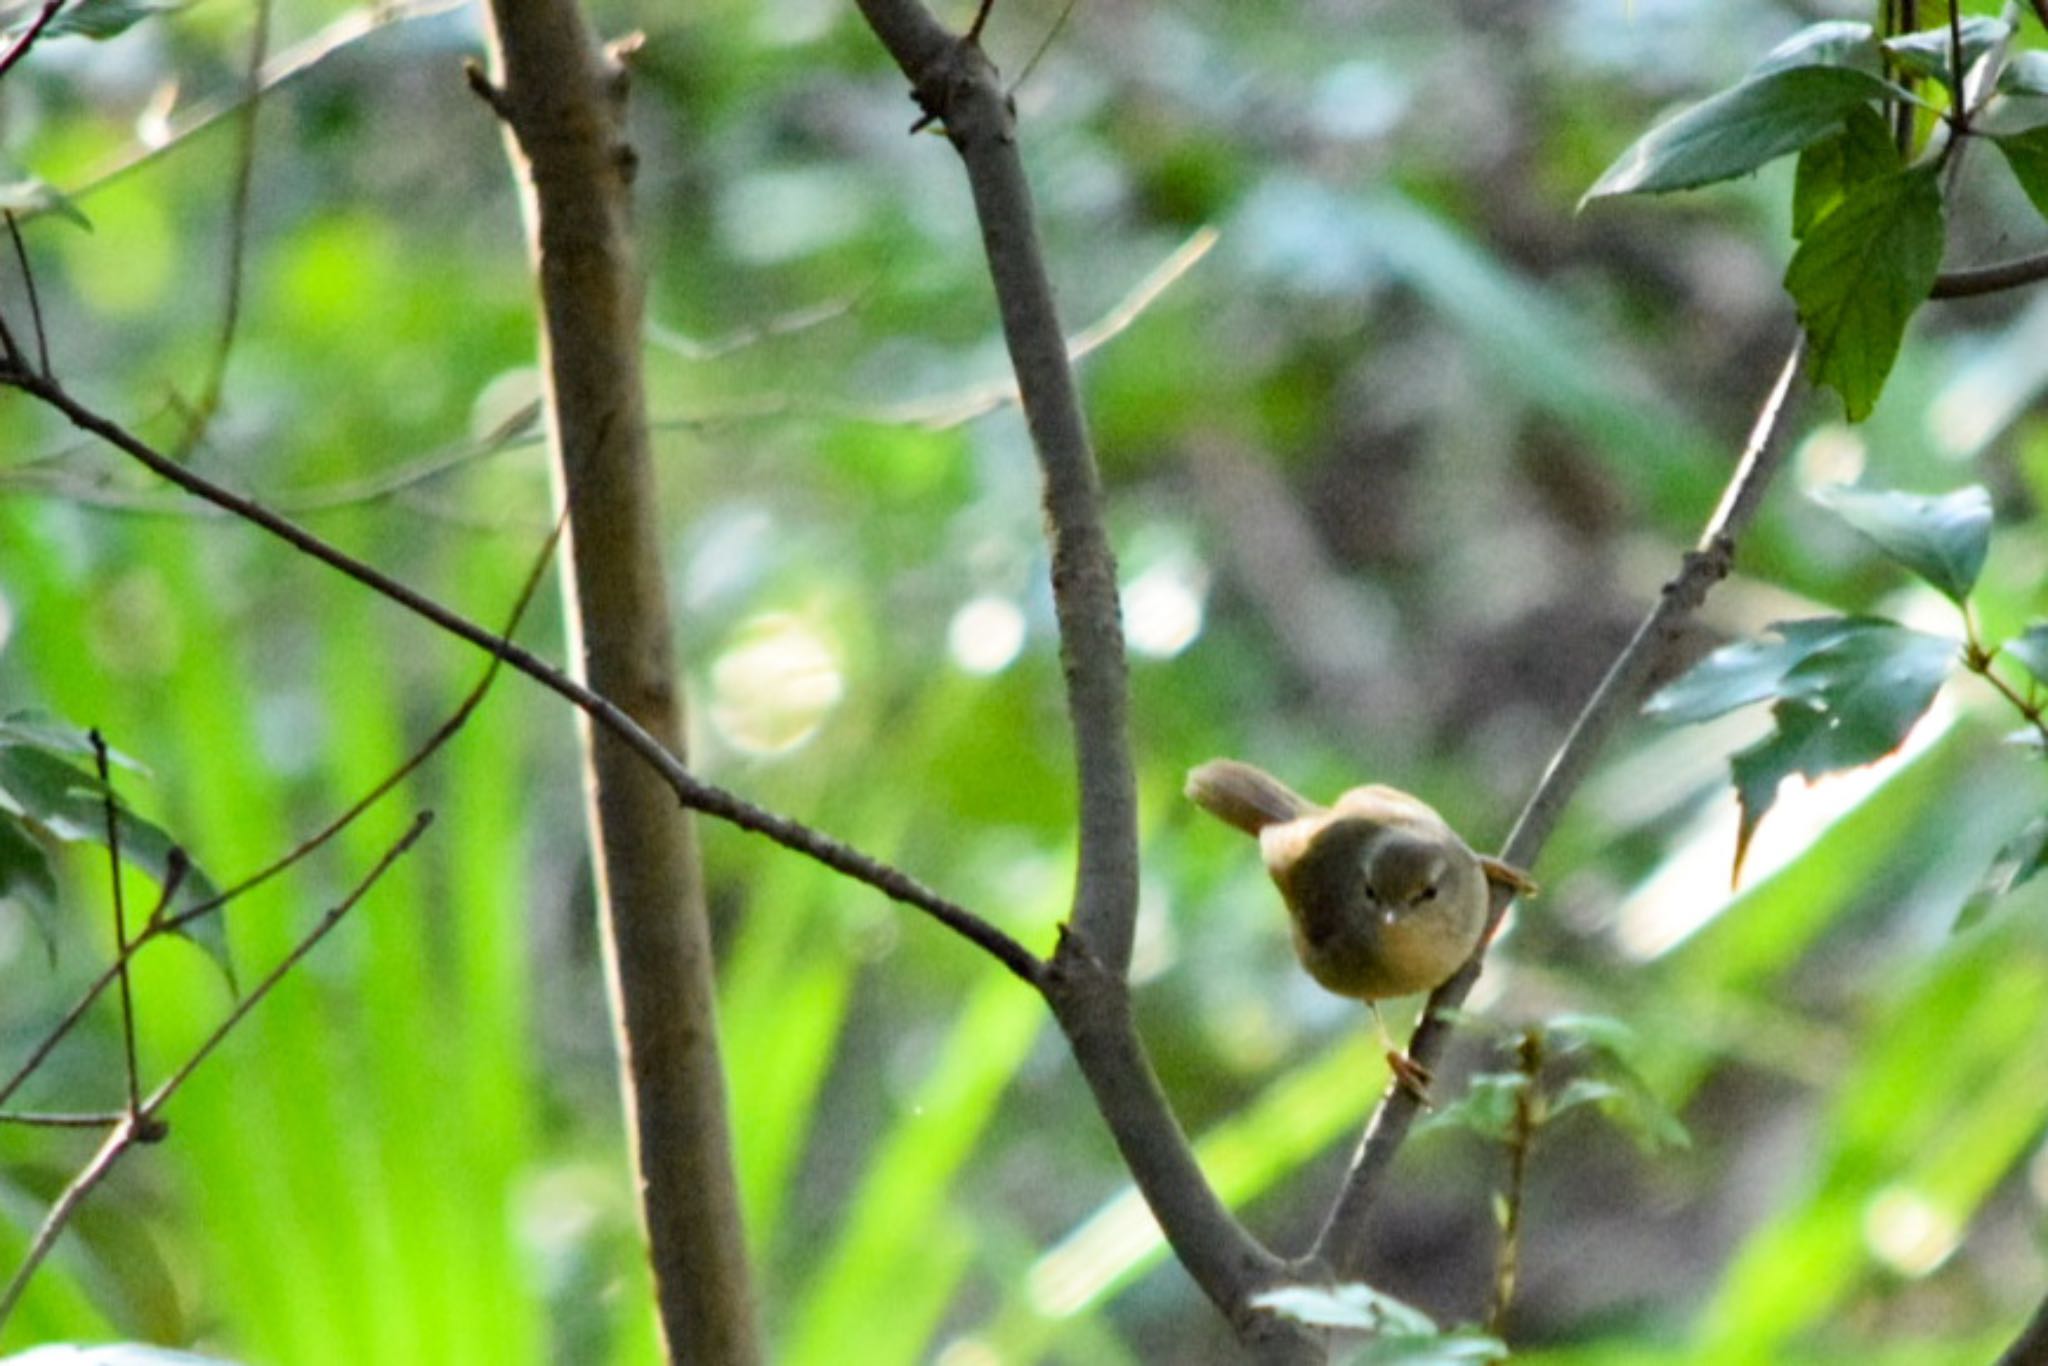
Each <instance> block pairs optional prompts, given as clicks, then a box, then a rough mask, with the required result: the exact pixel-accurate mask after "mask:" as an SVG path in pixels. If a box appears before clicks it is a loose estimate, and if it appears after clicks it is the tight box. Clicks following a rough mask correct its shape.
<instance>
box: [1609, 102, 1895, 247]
mask: <svg viewBox="0 0 2048 1366" xmlns="http://www.w3.org/2000/svg"><path fill="white" fill-rule="evenodd" d="M1903 97H1905V92H1904V91H1902V90H1900V89H1898V88H1897V87H1896V86H1893V85H1891V84H1890V83H1888V82H1886V81H1884V80H1881V79H1879V78H1878V77H1876V76H1873V75H1871V74H1870V73H1869V72H1867V71H1858V70H1856V69H1855V68H1854V67H1846V66H1790V67H1786V68H1784V69H1781V70H1774V71H1769V72H1766V73H1765V74H1763V75H1760V76H1751V77H1749V78H1748V79H1746V80H1744V81H1742V82H1741V83H1740V84H1738V85H1735V86H1731V87H1730V88H1729V89H1727V90H1723V91H1721V92H1720V93H1719V94H1717V95H1713V96H1710V97H1709V98H1707V99H1705V100H1702V101H1700V102H1699V103H1698V104H1695V105H1693V106H1692V107H1690V108H1688V109H1686V110H1684V111H1682V112H1680V113H1679V114H1677V115H1676V116H1674V117H1672V118H1670V119H1667V120H1665V121H1664V122H1663V123H1660V124H1658V125H1657V126H1656V127H1655V128H1652V129H1651V130H1650V131H1649V132H1647V133H1645V134H1643V136H1642V137H1640V138H1638V139H1636V141H1635V143H1634V144H1633V145H1631V146H1630V147H1629V149H1628V150H1627V151H1625V152H1623V153H1622V154H1621V156H1619V157H1618V158H1616V159H1615V162H1614V164H1613V165H1611V166H1609V167H1608V168H1607V170H1606V171H1604V172H1603V173H1602V174H1601V176H1600V178H1599V179H1598V180H1596V181H1594V182H1593V188H1592V189H1590V190H1588V191H1586V193H1585V195H1584V196H1583V197H1581V199H1580V200H1579V205H1580V207H1581V208H1583V207H1585V205H1586V203H1587V201H1589V200H1593V199H1600V198H1603V197H1605V196H1607V195H1618V194H1657V193H1662V192H1664V191H1668V190H1686V189H1692V188H1693V187H1695V186H1699V185H1710V184H1712V183H1714V182H1715V181H1717V180H1732V179H1734V178H1735V177H1736V176H1739V175H1747V174H1748V173H1749V172H1751V171H1754V170H1756V169H1757V168H1758V167H1759V166H1762V165H1764V164H1765V163H1766V162H1769V161H1774V160H1776V159H1777V158H1778V157H1781V156H1784V155H1786V154H1787V153H1790V152H1796V151H1799V150H1800V149H1801V148H1803V147H1807V146H1809V145H1811V144H1812V143H1815V142H1818V141H1820V140H1821V139H1822V138H1825V137H1827V136H1829V135H1830V134H1831V133H1833V132H1835V130H1836V129H1838V128H1839V127H1841V125H1842V121H1843V119H1845V118H1847V117H1848V115H1849V113H1850V111H1851V110H1854V109H1859V108H1862V107H1864V106H1865V105H1868V104H1870V103H1871V102H1872V101H1875V100H1881V99H1894V98H1903ZM1929 283H1930V285H1931V284H1932V281H1931V280H1930V281H1929Z"/></svg>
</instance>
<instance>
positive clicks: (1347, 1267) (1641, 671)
mask: <svg viewBox="0 0 2048 1366" xmlns="http://www.w3.org/2000/svg"><path fill="white" fill-rule="evenodd" d="M1804 353H1805V344H1804V340H1803V338H1802V340H1800V341H1798V342H1794V343H1793V345H1792V347H1791V350H1790V353H1789V354H1788V355H1787V356H1786V357H1785V363H1784V364H1783V365H1782V366H1781V367H1780V368H1779V371H1778V377H1777V380H1776V382H1775V383H1773V384H1772V386H1771V389H1770V392H1769V393H1768V394H1767V395H1766V396H1765V398H1764V401H1763V405H1762V407H1761V408H1760V409H1759V410H1758V412H1757V416H1756V421H1755V423H1754V424H1753V425H1752V426H1751V428H1750V433H1749V440H1748V442H1747V443H1746V445H1745V446H1744V449H1743V454H1742V459H1741V461H1740V462H1739V463H1738V464H1737V466H1736V469H1735V473H1734V475H1733V476H1732V477H1731V478H1730V480H1729V483H1728V487H1727V489H1726V490H1725V491H1724V492H1723V493H1722V495H1721V503H1720V506H1719V507H1717V508H1715V510H1714V515H1713V516H1712V517H1710V518H1709V519H1708V521H1707V526H1706V530H1705V531H1704V532H1702V533H1701V536H1700V539H1699V542H1698V544H1697V545H1696V546H1695V547H1694V548H1693V549H1692V550H1691V551H1690V552H1688V553H1687V555H1686V556H1685V560H1684V563H1683V564H1682V565H1681V566H1680V568H1679V571H1678V574H1677V575H1676V577H1674V578H1673V579H1672V580H1671V581H1670V582H1669V583H1667V584H1665V585H1664V591H1663V593H1662V595H1660V596H1659V598H1658V599H1657V603H1656V605H1655V606H1654V607H1652V608H1651V609H1650V612H1649V614H1648V615H1647V616H1645V617H1644V618H1643V621H1642V624H1641V625H1640V626H1638V627H1637V628H1636V633H1635V635H1634V636H1633V637H1631V638H1630V640H1629V643H1628V645H1627V646H1626V647H1624V648H1623V650H1622V652H1621V654H1620V655H1618V656H1617V657H1616V658H1615V661H1614V663H1613V664H1612V665H1611V666H1610V667H1609V668H1608V670H1607V675H1606V677H1604V678H1602V679H1601V680H1600V684H1599V686H1598V687H1597V688H1595V689H1594V691H1593V695H1592V697H1591V698H1589V699H1588V700H1587V702H1586V705H1585V708H1584V710H1582V711H1581V712H1580V713H1579V717H1578V720H1577V721H1576V722H1574V723H1573V725H1572V729H1571V732H1570V733H1569V734H1568V735H1566V736H1565V739H1564V743H1563V744H1562V745H1560V746H1559V748H1558V750H1557V753H1556V754H1554V755H1553V756H1552V757H1551V760H1550V767H1549V768H1548V769H1547V770H1546V771H1545V772H1544V774H1543V778H1542V780H1541V781H1540V782H1538V783H1537V785H1536V790H1535V792H1533V793H1531V794H1530V797H1529V801H1528V803H1527V804H1526V805H1525V806H1524V807H1523V808H1522V814H1521V817H1520V818H1519V819H1518V820H1517V821H1516V822H1515V828H1514V830H1513V831H1512V832H1511V833H1510V834H1509V836H1508V841H1507V846H1506V848H1505V849H1503V850H1502V852H1501V858H1502V860H1503V861H1504V862H1507V863H1510V864H1513V865H1514V866H1516V867H1518V868H1533V867H1534V866H1535V863H1536V856H1537V855H1538V854H1539V853H1541V852H1542V849H1543V845H1544V843H1545V842H1546V841H1547V840H1548V839H1549V838H1550V832H1551V830H1552V829H1553V828H1554V827H1555V825H1556V823H1557V818H1558V817H1559V815H1561V814H1562V812H1563V810H1564V806H1565V803H1566V802H1567V801H1569V800H1570V799H1571V797H1572V795H1573V794H1574V793H1575V792H1577V791H1578V788H1579V785H1580V783H1581V782H1583V781H1584V780H1585V777H1586V774H1587V772H1588V771H1590V769H1591V768H1592V765H1593V760H1594V758H1595V757H1596V756H1597V755H1598V754H1599V752H1600V750H1601V749H1602V748H1603V747H1604V746H1605V744H1606V742H1607V739H1608V737H1609V736H1610V735H1612V734H1613V732H1614V729H1615V727H1617V726H1618V725H1619V724H1620V723H1621V722H1622V721H1623V720H1624V719H1626V718H1627V717H1628V716H1630V715H1632V714H1633V712H1634V710H1635V707H1636V704H1637V702H1638V700H1639V698H1640V695H1641V692H1642V688H1643V685H1644V683H1645V681H1646V680H1647V679H1648V678H1649V676H1650V672H1651V670H1652V669H1653V668H1655V667H1656V665H1657V663H1658V662H1659V661H1660V660H1661V659H1662V658H1663V657H1664V653H1665V651H1666V649H1667V648H1668V646H1669V645H1670V643H1671V641H1672V640H1673V639H1674V638H1675V637H1676V636H1677V634H1678V632H1679V629H1680V628H1681V627H1682V626H1683V625H1684V623H1685V621H1686V619H1687V618H1689V617H1690V616H1691V615H1692V614H1693V613H1694V612H1696V611H1697V610H1699V606H1700V604H1701V603H1702V602H1704V601H1706V596H1707V592H1708V590H1710V589H1711V588H1712V587H1713V586H1714V585H1715V584H1716V583H1719V582H1720V581H1721V580H1722V579H1724V578H1726V577H1727V575H1728V571H1729V567H1730V565H1731V563H1732V562H1733V559H1734V555H1735V539H1736V537H1738V536H1740V535H1741V534H1742V532H1743V531H1744V530H1745V529H1747V528H1748V526H1749V524H1750V522H1751V520H1752V519H1753V518H1754V517H1755V516H1756V511H1757V508H1758V507H1759V506H1760V505H1761V504H1762V501H1763V497H1764V493H1765V491H1766V490H1767V489H1768V488H1769V487H1770V483H1771V479H1772V477H1773V476H1774V475H1776V474H1777V472H1778V468H1779V466H1780V465H1781V464H1783V462H1784V457H1785V449H1784V448H1785V444H1786V443H1784V442H1780V441H1776V440H1774V439H1773V438H1774V437H1775V436H1776V434H1777V431H1778V428H1779V426H1780V422H1781V419H1782V418H1783V416H1784V411H1785V404H1786V399H1787V396H1788V395H1789V394H1790V393H1791V389H1792V382H1793V380H1794V379H1795V378H1796V377H1797V375H1798V373H1799V361H1800V357H1801V356H1802V355H1803V354H1804ZM1508 899H1509V898H1508V896H1507V894H1506V893H1504V892H1502V891H1500V890H1499V889H1496V891H1495V896H1494V905H1493V923H1494V924H1495V925H1496V926H1497V925H1498V924H1499V923H1500V917H1501V915H1502V914H1503V913H1504V912H1505V911H1506V910H1507V903H1508ZM1491 939H1492V934H1491V932H1489V933H1488V935H1487V936H1486V938H1484V939H1482V940H1481V941H1480V943H1481V945H1482V947H1481V950H1480V952H1479V954H1477V955H1475V956H1474V957H1473V960H1472V961H1471V962H1470V963H1467V964H1466V965H1465V966H1464V967H1463V968H1462V969H1460V970H1459V972H1458V974H1457V975H1456V976H1455V977H1453V978H1451V980H1450V981H1448V982H1446V983H1444V984H1443V985H1442V986H1440V987H1438V988H1437V989H1436V991H1435V992H1434V993H1433V994H1432V995H1431V996H1430V998H1429V1003H1428V1005H1427V1006H1425V1007H1424V1009H1423V1013H1422V1019H1421V1021H1420V1022H1419V1023H1418V1024H1417V1025H1416V1029H1415V1037H1414V1038H1413V1039H1412V1040H1411V1041H1410V1043H1409V1045H1408V1054H1409V1056H1410V1057H1412V1058H1414V1059H1415V1060H1416V1061H1417V1062H1419V1063H1421V1064H1422V1065H1423V1066H1425V1067H1428V1066H1431V1065H1433V1064H1434V1063H1435V1062H1436V1061H1437V1059H1438V1058H1439V1057H1440V1056H1442V1053H1443V1050H1444V1046H1445V1044H1446V1043H1447V1041H1448V1040H1449V1037H1450V1033H1451V1024H1450V1021H1449V1020H1448V1019H1447V1018H1446V1012H1448V1011H1451V1010H1454V1009H1455V1008H1456V1007H1457V1006H1459V1005H1460V1004H1462V1003H1463V1002H1464V1000H1465V997H1466V996H1467V994H1469V993H1470V992H1471V990H1472V986H1473V984H1474V983H1475V982H1477V981H1478V980H1479V972H1480V966H1481V962H1482V960H1483V958H1484V955H1485V948H1484V945H1485V944H1486V943H1488V942H1490V941H1491ZM1417 1104H1418V1102H1417V1101H1416V1098H1415V1096H1414V1095H1413V1094H1412V1093H1411V1092H1409V1091H1407V1090H1406V1089H1404V1088H1402V1087H1400V1086H1397V1085H1390V1086H1389V1087H1388V1089H1387V1093H1386V1095H1384V1096H1383V1097H1381V1099H1380V1103H1379V1107H1378V1109H1376V1110H1375V1111H1374V1112H1373V1117H1372V1120H1371V1122H1370V1123H1369V1124H1368V1125H1367V1127H1366V1131H1365V1139H1364V1141H1363V1142H1362V1143H1361V1144H1360V1145H1359V1149H1358V1153H1357V1155H1356V1156H1355V1157H1354V1158H1353V1159H1352V1162H1351V1169H1350V1171H1349V1172H1348V1173H1347V1174H1346V1176H1345V1180H1344V1188H1343V1190H1342V1192H1341V1193H1340V1194H1339V1196H1338V1198H1337V1201H1336V1203H1335V1204H1334V1205H1333V1206H1332V1207H1331V1209H1330V1214H1329V1218H1328V1219H1327V1220H1326V1221H1325V1222H1324V1224H1323V1229H1322V1232H1321V1233H1320V1234H1318V1235H1317V1237H1316V1244H1315V1248H1314V1250H1313V1251H1312V1252H1311V1253H1310V1260H1311V1261H1312V1262H1315V1263H1317V1264H1320V1265H1327V1266H1329V1267H1332V1268H1334V1269H1335V1271H1336V1272H1337V1274H1338V1275H1339V1276H1345V1275H1351V1274H1355V1273H1356V1271H1357V1269H1358V1265H1359V1262H1360V1260H1361V1258H1362V1256H1363V1253H1364V1251H1365V1216H1366V1213H1367V1211H1368V1210H1369V1209H1370V1207H1371V1205H1372V1202H1373V1200H1374V1198H1375V1197H1376V1196H1377V1195H1378V1193H1379V1187H1380V1183H1381V1182H1382V1181H1383V1180H1384V1178H1385V1176H1386V1173H1387V1171H1388V1169H1389V1168H1390V1167H1391V1166H1392V1165H1393V1161H1394V1154H1395V1153H1396V1152H1397V1151H1399V1149H1400V1147H1401V1143H1402V1141H1403V1140H1404V1139H1405V1138H1406V1137H1407V1136H1408V1129H1409V1126H1410V1125H1411V1124H1413V1123H1414V1121H1415V1115H1416V1110H1417Z"/></svg>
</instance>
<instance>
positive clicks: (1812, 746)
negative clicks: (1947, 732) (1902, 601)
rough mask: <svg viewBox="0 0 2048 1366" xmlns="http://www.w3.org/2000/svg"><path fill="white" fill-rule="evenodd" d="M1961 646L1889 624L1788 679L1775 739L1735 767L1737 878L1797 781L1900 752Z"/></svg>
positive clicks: (1825, 653) (1736, 760) (1831, 648)
mask: <svg viewBox="0 0 2048 1366" xmlns="http://www.w3.org/2000/svg"><path fill="white" fill-rule="evenodd" d="M1956 658H1957V647H1956V644H1955V642H1954V641H1951V640H1946V639H1944V638H1942V637H1941V636H1934V635H1929V634H1927V633H1926V632H1924V631H1915V630H1911V629H1909V628H1907V627H1904V626H1897V625H1893V624H1891V623H1888V622H1872V623H1864V624H1861V625H1860V627H1859V629H1858V630H1856V631H1854V632H1852V633H1849V634H1847V635H1844V636H1842V637H1841V638H1840V639H1838V640H1835V641H1832V642H1830V643H1829V644H1826V645H1823V646H1822V647H1820V648H1819V649H1817V650H1815V651H1814V652H1813V653H1811V654H1809V655H1808V656H1807V657H1806V658H1805V659H1803V660H1801V661H1800V662H1799V663H1798V664H1797V665H1795V666H1793V668H1792V669H1791V670H1789V671H1788V672H1787V673H1786V675H1785V677H1784V679H1783V680H1782V681H1781V683H1780V684H1779V689H1778V691H1779V701H1778V703H1777V705H1776V706H1774V707H1772V708H1771V719H1772V721H1773V722H1774V723H1775V729H1774V730H1773V731H1772V732H1771V734H1769V735H1767V736H1765V737H1764V738H1763V739H1762V740H1760V741H1758V742H1757V743H1756V744H1754V745H1751V746H1750V747H1749V748H1748V749H1745V750H1741V751H1739V752H1738V753H1736V754H1735V755H1734V756H1733V757H1732V758H1731V759H1730V760H1729V767H1730V769H1731V771H1732V772H1733V775H1734V780H1735V791H1736V796H1737V798H1738V799H1739V800H1740V802H1741V805H1742V821H1741V827H1740V830H1739V832H1738V833H1737V836H1736V841H1735V868H1734V876H1735V878H1736V879H1740V877H1741V876H1742V861H1743V857H1744V856H1745V855H1746V854H1747V853H1748V850H1749V841H1750V837H1751V836H1753V835H1754V834H1755V833H1756V828H1757V825H1758V823H1759V822H1761V821H1762V820H1763V818H1764V815H1765V813H1766V812H1768V811H1769V810H1770V809H1771V806H1772V804H1773V803H1775V802H1776V801H1777V799H1778V788H1779V786H1780V785H1781V784H1782V783H1783V782H1784V780H1785V779H1786V778H1789V777H1791V776H1792V775H1793V774H1794V773H1797V774H1800V775H1802V776H1803V777H1805V778H1806V779H1807V780H1808V781H1809V782H1810V781H1812V780H1813V779H1815V778H1818V777H1820V776H1822V775H1823V774H1827V773H1834V772H1839V771H1840V770H1842V769H1847V768H1856V767H1860V766H1861V765H1863V764H1867V763H1871V762H1873V761H1875V760H1877V759H1881V758H1883V757H1884V756H1885V755H1887V754H1889V753H1891V752H1892V751H1893V750H1894V749H1897V748H1898V746H1899V743H1900V741H1902V740H1904V739H1905V738H1906V732H1907V731H1908V730H1910V729H1912V726H1913V723H1914V722H1915V721H1917V720H1919V719H1920V717H1921V715H1922V714H1923V713H1924V712H1925V711H1926V710H1927V707H1928V704H1929V703H1931V702H1932V701H1933V700H1934V694H1935V693H1936V692H1937V691H1938V690H1939V689H1940V687H1941V685H1942V683H1943V681H1944V680H1945V679H1947V677H1948V675H1949V672H1950V670H1951V669H1952V668H1953V667H1954V666H1955V663H1956Z"/></svg>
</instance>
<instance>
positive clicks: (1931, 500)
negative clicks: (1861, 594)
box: [1813, 484, 1991, 604]
mask: <svg viewBox="0 0 2048 1366" xmlns="http://www.w3.org/2000/svg"><path fill="white" fill-rule="evenodd" d="M1813 500H1814V501H1815V502H1816V503H1819V504H1820V505H1821V506H1822V507H1824V508H1826V509H1827V510H1828V511H1830V512H1832V513H1834V514H1835V515H1836V516H1837V517H1840V518H1841V519H1842V520H1843V521H1845V522H1847V523H1848V524H1849V525H1850V526H1852V527H1854V528H1855V529H1856V530H1857V531H1859V532H1861V533H1862V534H1863V535H1864V536H1866V537H1868V538H1869V539H1870V540H1871V541H1872V542H1874V543H1875V544H1876V546H1877V548H1878V549H1879V550H1882V551H1883V552H1884V553H1885V555H1886V556H1887V557H1889V558H1890V559H1892V560H1894V561H1896V562H1897V563H1899V564H1901V565H1903V566H1905V567H1906V568H1907V569H1910V570H1911V571H1913V573H1915V574H1917V575H1919V576H1920V577H1921V578H1923V579H1925V580H1926V581H1927V582H1928V583H1930V584H1932V585H1933V586H1934V587H1935V588H1937V589H1939V590H1940V591H1941V592H1942V593H1943V594H1944V595H1946V596H1947V597H1948V598H1949V599H1950V600H1952V601H1954V602H1956V603H1958V604H1960V603H1961V602H1962V601H1963V599H1965V598H1967V597H1969V596H1970V590H1971V589H1972V588H1974V587H1975V586H1976V584H1977V575H1978V574H1980V573H1982V572H1983V569H1984V557H1985V555H1986V554H1988V553H1989V552H1990V549H1991V495H1990V494H1989V493H1987V492H1986V491H1985V490H1984V489H1983V488H1981V487H1980V486H1978V485H1975V484H1972V485H1970V486H1969V487H1967V488H1961V489H1957V490H1956V491H1955V492H1953V493H1943V494H1918V493H1901V492H1898V491H1897V490H1894V489H1859V488H1851V487H1849V486H1847V485H1843V484H1831V485H1828V486H1827V487H1824V488H1819V489H1815V490H1814V491H1813Z"/></svg>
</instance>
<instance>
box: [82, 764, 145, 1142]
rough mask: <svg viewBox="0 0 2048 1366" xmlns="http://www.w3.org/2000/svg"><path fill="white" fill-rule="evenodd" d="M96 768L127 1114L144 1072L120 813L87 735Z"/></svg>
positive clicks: (133, 1108)
mask: <svg viewBox="0 0 2048 1366" xmlns="http://www.w3.org/2000/svg"><path fill="white" fill-rule="evenodd" d="M86 738H87V740H89V741H90V742H91V744H92V757H93V766H94V768H95V769H96V770H97V771H98V773H99V778H100V807H101V810H102V811H103V813H104V814H105V816H106V824H107V887H108V890H109V891H110V892H111V893H112V897H111V899H112V901H113V903H114V959H115V963H116V965H117V966H118V967H119V969H120V981H121V1052H122V1058H123V1060H124V1061H125V1062H126V1064H127V1068H128V1113H129V1114H131V1115H132V1114H135V1113H136V1112H137V1111H138V1110H139V1109H140V1107H141V1105H142V1079H141V1075H142V1074H141V1070H140V1068H139V1066H138V1065H137V1063H136V1061H135V988H134V984H133V983H132V982H131V981H130V980H129V977H128V901H127V898H126V897H125V896H123V895H122V892H121V811H120V806H119V804H118V803H117V802H116V801H115V799H114V775H113V766H112V765H111V764H109V763H108V762H107V741H106V737H105V736H103V735H101V734H100V733H99V731H98V730H92V731H88V732H87V733H86Z"/></svg>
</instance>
